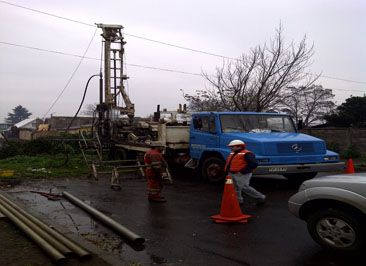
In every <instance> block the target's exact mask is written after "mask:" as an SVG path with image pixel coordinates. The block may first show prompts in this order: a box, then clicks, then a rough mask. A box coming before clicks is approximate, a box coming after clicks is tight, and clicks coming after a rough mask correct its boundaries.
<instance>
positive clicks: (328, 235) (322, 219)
mask: <svg viewBox="0 0 366 266" xmlns="http://www.w3.org/2000/svg"><path fill="white" fill-rule="evenodd" d="M307 226H308V231H309V233H310V235H311V237H312V238H313V239H314V240H315V242H317V243H318V244H319V245H321V246H322V247H323V248H325V249H331V250H336V251H342V252H355V251H360V250H361V249H362V248H363V247H365V244H366V231H365V229H364V228H363V221H362V219H361V217H359V216H356V215H354V214H353V213H351V212H348V211H345V210H341V209H333V208H329V209H324V210H319V211H316V212H315V213H313V214H311V215H310V216H309V218H308V220H307Z"/></svg>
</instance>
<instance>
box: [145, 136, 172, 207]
mask: <svg viewBox="0 0 366 266" xmlns="http://www.w3.org/2000/svg"><path fill="white" fill-rule="evenodd" d="M150 147H151V149H150V150H148V151H147V152H146V153H145V155H144V162H145V165H146V166H147V167H146V169H145V175H146V178H147V190H148V200H149V202H166V200H165V198H164V197H163V196H161V195H160V193H161V190H162V189H163V176H165V175H166V168H167V163H166V161H165V159H164V157H163V155H162V149H163V145H162V143H160V142H158V141H153V142H152V143H151V145H150Z"/></svg>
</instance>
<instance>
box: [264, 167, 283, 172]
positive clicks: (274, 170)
mask: <svg viewBox="0 0 366 266" xmlns="http://www.w3.org/2000/svg"><path fill="white" fill-rule="evenodd" d="M268 171H269V172H287V167H270V168H269V169H268Z"/></svg>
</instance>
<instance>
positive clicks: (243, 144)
mask: <svg viewBox="0 0 366 266" xmlns="http://www.w3.org/2000/svg"><path fill="white" fill-rule="evenodd" d="M239 145H240V146H245V143H244V141H241V140H238V139H234V140H232V141H230V143H229V144H228V146H229V147H232V146H239Z"/></svg>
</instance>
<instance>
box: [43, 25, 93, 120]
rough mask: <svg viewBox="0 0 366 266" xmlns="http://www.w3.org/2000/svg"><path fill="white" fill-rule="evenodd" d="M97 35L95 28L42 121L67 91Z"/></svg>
mask: <svg viewBox="0 0 366 266" xmlns="http://www.w3.org/2000/svg"><path fill="white" fill-rule="evenodd" d="M96 33H97V28H95V31H94V34H93V37H92V38H91V40H90V42H89V44H88V47H87V48H86V49H85V52H84V54H83V56H82V57H81V58H80V61H79V63H78V65H77V66H76V68H75V70H74V71H73V72H72V74H71V76H70V78H69V80H68V81H67V82H66V85H65V87H64V88H63V89H62V91H61V92H60V94H59V95H58V96H57V98H56V99H55V101H54V102H53V103H52V104H51V106H50V108H48V110H47V112H46V113H45V114H44V115H43V119H44V118H45V117H46V115H47V114H48V113H49V112H50V111H51V110H52V108H53V107H54V106H55V104H56V103H57V101H58V100H59V99H60V98H61V95H62V94H63V93H64V92H65V90H66V89H67V87H68V86H69V84H70V83H71V80H72V79H73V78H74V76H75V74H76V72H77V71H78V69H79V67H80V65H81V63H82V62H83V60H84V58H85V55H86V53H87V52H88V50H89V48H90V45H91V44H92V42H93V39H94V37H95V34H96Z"/></svg>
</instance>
